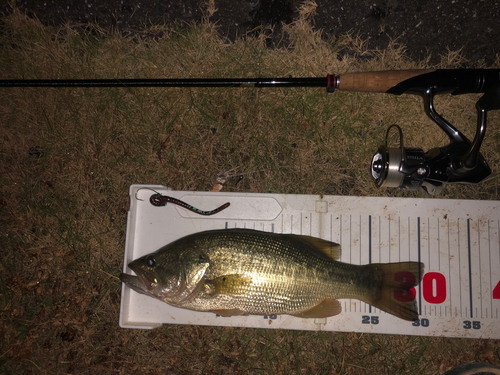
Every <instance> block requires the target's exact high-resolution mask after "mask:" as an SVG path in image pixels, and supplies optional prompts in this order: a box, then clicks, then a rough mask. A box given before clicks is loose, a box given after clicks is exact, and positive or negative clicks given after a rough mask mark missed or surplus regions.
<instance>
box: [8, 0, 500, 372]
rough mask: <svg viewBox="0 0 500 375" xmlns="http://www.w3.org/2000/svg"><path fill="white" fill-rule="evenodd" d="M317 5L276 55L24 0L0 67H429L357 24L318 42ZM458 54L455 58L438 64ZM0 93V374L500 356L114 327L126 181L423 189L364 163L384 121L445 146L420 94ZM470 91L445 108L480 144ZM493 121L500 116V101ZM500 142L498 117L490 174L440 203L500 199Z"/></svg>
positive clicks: (67, 74)
mask: <svg viewBox="0 0 500 375" xmlns="http://www.w3.org/2000/svg"><path fill="white" fill-rule="evenodd" d="M307 6H309V8H307ZM310 7H313V8H314V4H313V3H311V2H306V3H305V7H304V8H302V10H301V14H302V15H303V18H302V19H300V20H298V21H297V22H295V23H294V24H292V25H288V26H284V28H283V41H288V47H286V48H285V47H283V48H279V49H270V48H268V47H267V37H266V35H268V33H266V32H265V30H264V31H263V32H260V33H259V32H256V33H255V34H253V36H248V37H246V38H241V39H239V40H237V41H236V42H234V43H229V42H228V41H227V40H226V39H224V38H221V37H219V36H218V35H217V32H216V25H213V24H210V23H209V22H208V21H206V20H205V21H204V23H203V24H201V25H198V26H194V25H186V26H185V27H184V28H171V27H170V26H169V25H164V26H161V27H160V26H155V27H149V28H146V29H145V30H144V32H143V33H141V34H138V35H139V36H137V37H123V36H121V35H118V34H116V33H113V32H109V31H105V30H100V29H99V28H97V27H94V26H88V27H83V26H67V27H63V28H54V27H46V26H42V25H41V24H40V23H39V22H37V21H36V20H33V19H30V18H27V17H25V16H24V15H23V14H21V13H20V12H18V11H17V10H15V11H14V12H13V13H12V14H11V15H10V16H8V17H5V18H3V19H2V23H1V29H0V33H1V34H0V35H1V37H0V50H1V52H0V78H1V79H14V78H27V79H29V78H113V77H115V78H118V77H120V78H138V77H148V78H169V77H172V78H173V77H186V78H188V77H207V78H213V77H238V76H243V77H244V76H248V77H258V76H269V77H271V76H288V75H292V76H296V77H301V76H324V75H326V74H327V73H332V72H335V73H342V72H351V71H368V70H376V69H379V70H380V69H409V68H423V67H428V65H427V63H426V62H425V61H423V62H415V61H411V60H409V59H408V58H407V57H406V55H405V49H404V46H400V45H398V44H397V43H392V44H391V45H390V46H389V47H388V48H387V49H386V50H383V51H373V50H368V49H367V48H366V44H365V43H364V42H363V41H362V40H360V39H359V38H356V37H355V36H353V35H345V36H342V37H341V38H339V39H336V40H327V41H325V40H323V39H322V38H321V35H320V32H318V31H314V30H313V29H312V28H311V26H310V23H309V22H310V20H311V17H313V16H314V9H312V8H310ZM214 11H215V10H214V9H213V7H212V8H210V7H209V9H208V10H207V12H208V14H209V13H210V12H214ZM140 35H144V37H141V36H140ZM461 64H463V60H462V59H461V57H460V54H459V53H456V52H455V51H450V52H449V53H447V54H446V55H444V56H443V60H442V63H441V64H440V65H439V67H441V68H453V67H458V66H460V65H461ZM498 66H500V60H499V58H498V57H497V63H496V67H498ZM0 98H1V100H0V122H1V129H2V132H1V137H0V161H1V162H0V189H1V190H0V192H1V196H2V198H1V200H0V212H1V214H0V229H1V233H0V241H1V249H2V257H1V261H0V267H1V272H0V317H1V330H2V333H3V334H2V340H1V341H0V372H4V373H95V374H102V373H104V372H107V373H133V372H136V373H142V374H155V373H174V374H188V373H189V374H190V373H224V374H239V373H252V374H293V373H296V374H302V373H318V374H368V373H388V374H389V373H419V374H440V373H443V372H444V371H445V370H447V369H449V368H451V367H452V366H455V365H458V364H461V363H464V362H468V361H473V360H480V361H487V362H492V363H496V364H498V363H499V360H500V357H499V346H498V343H497V342H496V341H493V340H465V339H449V338H429V337H422V338H421V337H411V336H390V335H363V334H354V333H335V332H300V331H278V330H261V329H244V328H218V327H198V326H165V327H162V328H159V329H156V330H153V331H135V330H123V329H120V328H119V327H118V315H119V301H120V283H119V280H118V275H119V273H120V270H121V268H122V262H123V247H124V242H125V228H126V214H127V210H128V187H129V185H130V184H136V183H145V184H164V185H168V186H170V187H172V188H174V189H176V190H210V189H211V188H212V186H213V185H214V183H215V181H216V179H217V177H218V176H220V175H225V176H227V181H228V182H227V183H226V185H225V186H224V190H225V191H243V192H275V193H293V194H340V195H373V196H401V197H428V196H427V195H426V194H425V193H424V192H423V191H418V192H400V191H395V190H377V189H376V188H375V186H374V184H373V182H372V181H371V178H370V176H369V175H368V173H367V170H368V166H369V163H370V160H371V156H372V154H373V153H374V152H375V150H376V149H377V148H378V146H379V145H380V144H382V142H383V138H384V135H385V131H386V128H387V126H388V125H390V124H393V123H397V124H399V125H400V126H401V127H402V128H403V132H404V135H405V142H406V145H408V146H413V147H423V148H424V149H426V150H427V149H430V148H432V147H438V146H442V145H444V144H445V143H446V142H447V140H446V139H445V137H444V135H443V134H442V132H441V131H440V130H439V129H437V127H436V126H435V125H434V124H433V123H432V122H431V121H430V120H429V119H428V118H427V117H426V116H425V114H424V112H423V110H422V103H421V100H420V99H419V98H416V97H413V96H401V97H393V96H389V95H380V94H360V93H344V92H336V93H334V94H326V93H325V92H324V91H323V90H321V89H306V88H303V89H260V90H258V89H189V90H188V89H170V90H164V89H147V88H144V89H140V88H137V89H78V88H77V89H16V88H12V89H2V90H1V91H0ZM477 98H478V97H477V96H475V95H465V96H460V97H451V96H442V97H440V98H438V100H437V101H436V108H437V109H438V110H439V111H440V113H442V114H443V116H444V117H445V118H447V119H448V120H449V121H450V122H451V123H453V124H455V125H456V126H457V127H458V128H459V129H460V130H461V131H463V132H464V133H465V134H466V135H467V136H469V137H471V138H472V137H473V135H474V133H475V126H476V125H475V124H476V122H475V121H476V120H475V116H476V115H475V110H474V105H475V102H476V101H477ZM488 120H489V124H495V123H498V122H499V114H498V112H491V114H490V115H489V118H488ZM498 144H499V130H498V127H496V128H495V127H494V126H490V127H489V129H488V134H487V136H486V139H485V142H484V145H483V147H482V152H483V154H484V155H485V157H486V159H487V160H488V161H489V163H490V165H491V167H492V169H493V170H494V174H493V176H492V177H491V178H490V179H488V180H487V181H485V182H483V183H482V184H480V185H478V186H458V185H450V186H448V187H447V188H446V190H445V192H444V194H442V195H441V196H439V198H461V199H496V200H498V199H499V191H498V187H499V180H498V170H500V157H499V152H498ZM240 175H243V176H244V179H243V180H242V182H241V183H238V184H236V182H237V181H238V176H240Z"/></svg>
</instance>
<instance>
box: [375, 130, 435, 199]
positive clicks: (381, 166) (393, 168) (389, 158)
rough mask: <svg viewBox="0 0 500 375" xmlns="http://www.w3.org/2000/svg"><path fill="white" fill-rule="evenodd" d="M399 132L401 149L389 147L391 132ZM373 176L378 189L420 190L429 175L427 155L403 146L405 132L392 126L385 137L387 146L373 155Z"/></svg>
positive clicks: (421, 151)
mask: <svg viewBox="0 0 500 375" xmlns="http://www.w3.org/2000/svg"><path fill="white" fill-rule="evenodd" d="M392 128H396V129H397V130H398V132H399V148H394V147H388V146H387V143H388V138H389V132H390V131H391V129H392ZM370 169H371V175H372V178H373V180H374V181H375V184H376V185H377V187H379V188H380V187H395V188H399V189H401V190H418V189H420V187H422V184H423V183H424V179H425V178H426V177H427V176H428V174H429V167H428V166H427V165H426V163H425V153H424V151H423V150H422V149H419V148H405V147H404V146H403V132H402V130H401V128H400V127H399V126H398V125H391V126H390V127H389V128H388V129H387V133H386V135H385V145H383V146H380V147H379V149H378V151H377V152H376V153H375V155H373V158H372V163H371V168H370Z"/></svg>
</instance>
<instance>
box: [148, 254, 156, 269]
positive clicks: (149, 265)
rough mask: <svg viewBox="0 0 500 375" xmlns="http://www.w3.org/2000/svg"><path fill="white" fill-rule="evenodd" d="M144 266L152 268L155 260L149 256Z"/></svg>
mask: <svg viewBox="0 0 500 375" xmlns="http://www.w3.org/2000/svg"><path fill="white" fill-rule="evenodd" d="M146 264H147V265H148V267H154V266H155V264H156V259H155V257H154V256H152V255H150V256H148V257H147V258H146Z"/></svg>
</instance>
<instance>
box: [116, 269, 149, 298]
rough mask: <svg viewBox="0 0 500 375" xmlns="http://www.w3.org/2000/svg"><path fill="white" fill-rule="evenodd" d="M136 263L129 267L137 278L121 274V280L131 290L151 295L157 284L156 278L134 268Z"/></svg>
mask: <svg viewBox="0 0 500 375" xmlns="http://www.w3.org/2000/svg"><path fill="white" fill-rule="evenodd" d="M134 266H135V264H134V262H132V263H130V264H129V265H128V267H129V268H130V269H131V270H132V271H134V272H135V273H136V274H137V276H134V275H129V274H127V273H121V274H120V280H121V281H122V282H123V283H124V284H125V285H127V286H128V287H129V288H130V289H132V290H134V291H136V292H137V293H141V294H145V295H148V296H149V295H151V294H152V290H153V289H154V288H155V287H156V285H157V283H156V281H155V277H154V276H153V275H151V274H149V273H148V272H144V271H143V270H141V269H140V268H137V267H134Z"/></svg>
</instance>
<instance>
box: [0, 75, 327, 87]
mask: <svg viewBox="0 0 500 375" xmlns="http://www.w3.org/2000/svg"><path fill="white" fill-rule="evenodd" d="M328 84H329V79H328V77H324V78H221V79H197V78H195V79H40V80H38V79H27V80H21V79H12V80H0V87H325V88H326V87H327V86H328Z"/></svg>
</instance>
